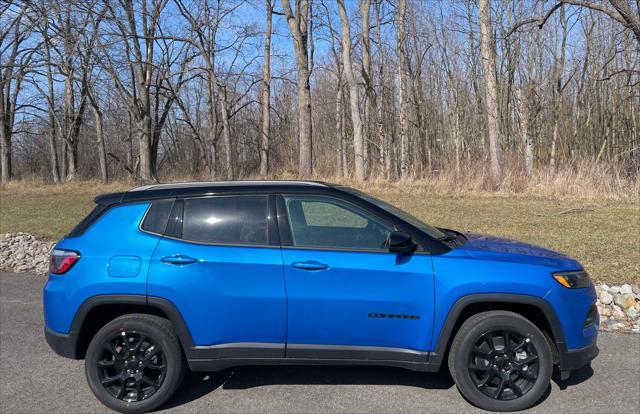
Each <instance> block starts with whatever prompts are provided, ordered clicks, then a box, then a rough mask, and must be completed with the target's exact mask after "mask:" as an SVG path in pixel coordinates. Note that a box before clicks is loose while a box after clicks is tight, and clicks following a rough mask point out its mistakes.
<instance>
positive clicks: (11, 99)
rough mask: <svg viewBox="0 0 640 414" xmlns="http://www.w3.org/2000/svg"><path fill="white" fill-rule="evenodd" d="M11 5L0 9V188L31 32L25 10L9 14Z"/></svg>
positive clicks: (5, 178) (8, 171) (6, 176)
mask: <svg viewBox="0 0 640 414" xmlns="http://www.w3.org/2000/svg"><path fill="white" fill-rule="evenodd" d="M12 6H13V5H12V4H11V3H7V4H5V5H3V6H0V14H2V15H3V16H4V15H5V13H6V15H7V16H8V19H6V20H5V19H4V18H2V19H0V22H1V23H3V27H2V29H0V184H6V183H8V182H9V180H10V179H11V177H12V168H11V155H12V154H11V140H12V136H13V132H14V124H15V119H16V112H17V111H19V109H20V106H21V105H20V102H19V94H20V91H21V90H22V81H23V79H24V76H25V75H26V73H27V72H28V71H29V64H30V61H31V59H32V50H29V49H26V48H24V45H23V43H24V42H25V41H26V40H27V39H28V37H29V34H30V33H29V32H30V30H31V28H30V26H29V24H28V22H25V21H26V20H27V18H25V14H26V12H27V10H26V8H24V7H22V8H20V9H18V10H12Z"/></svg>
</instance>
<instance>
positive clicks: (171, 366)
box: [85, 319, 183, 413]
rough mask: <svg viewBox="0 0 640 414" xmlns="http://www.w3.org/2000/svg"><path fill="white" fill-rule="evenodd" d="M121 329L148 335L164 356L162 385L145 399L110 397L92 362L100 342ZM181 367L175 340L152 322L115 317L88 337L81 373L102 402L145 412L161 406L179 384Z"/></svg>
mask: <svg viewBox="0 0 640 414" xmlns="http://www.w3.org/2000/svg"><path fill="white" fill-rule="evenodd" d="M123 331H128V332H130V331H137V332H140V333H143V334H145V335H148V336H149V337H150V338H152V339H153V341H154V342H155V343H157V344H159V345H160V347H161V348H162V351H163V354H164V358H165V359H166V364H167V372H166V376H165V378H164V380H163V382H162V385H161V386H160V388H159V389H158V390H157V391H156V392H155V394H154V395H152V396H151V397H149V398H147V399H146V400H142V401H134V402H127V401H123V400H119V399H117V398H115V397H113V396H112V395H111V394H110V393H109V392H108V391H107V390H106V389H105V388H104V387H103V386H102V384H101V382H100V377H99V375H98V368H97V365H96V363H97V361H98V358H100V356H101V355H100V351H101V350H102V345H103V344H104V343H105V341H107V340H109V339H111V338H113V337H115V336H116V335H118V334H119V333H120V332H123ZM182 368H183V362H182V354H181V350H180V349H179V347H176V343H175V341H172V338H171V337H169V336H168V335H167V333H166V332H164V331H163V329H162V328H160V327H158V326H156V325H155V324H153V323H148V322H146V321H142V320H135V319H122V320H118V319H116V320H114V321H112V322H110V323H109V324H107V325H106V326H104V327H103V328H102V329H100V331H98V333H97V334H96V335H95V336H94V337H93V339H92V340H91V343H90V344H89V348H88V349H87V354H86V357H85V375H86V377H87V382H88V383H89V387H90V388H91V391H93V393H94V395H95V396H96V397H97V398H98V399H99V400H100V402H102V403H103V404H104V405H106V406H107V407H109V408H111V409H114V410H116V411H119V412H123V413H139V412H145V411H149V410H152V409H154V408H156V407H159V406H160V405H162V404H163V403H164V402H165V401H166V400H167V399H168V398H170V397H171V395H172V394H173V392H174V391H175V389H176V388H177V386H178V385H179V383H180V380H181V377H182V375H181V374H182Z"/></svg>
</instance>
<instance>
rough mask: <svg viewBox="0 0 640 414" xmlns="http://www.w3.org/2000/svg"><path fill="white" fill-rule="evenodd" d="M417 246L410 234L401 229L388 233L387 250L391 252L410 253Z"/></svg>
mask: <svg viewBox="0 0 640 414" xmlns="http://www.w3.org/2000/svg"><path fill="white" fill-rule="evenodd" d="M416 247H418V246H417V245H416V244H415V242H414V241H413V240H412V239H411V235H409V234H407V233H405V232H403V231H394V232H391V234H389V251H390V252H391V253H410V252H413V251H414V250H415V249H416Z"/></svg>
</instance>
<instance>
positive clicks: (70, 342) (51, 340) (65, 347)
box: [44, 326, 79, 359]
mask: <svg viewBox="0 0 640 414" xmlns="http://www.w3.org/2000/svg"><path fill="white" fill-rule="evenodd" d="M44 337H45V339H46V340H47V343H48V344H49V347H51V349H53V351H54V352H55V353H56V354H58V355H60V356H63V357H65V358H71V359H79V358H78V355H77V352H76V351H77V344H78V341H77V338H76V335H75V334H74V333H68V334H61V333H58V332H55V331H52V330H51V329H49V328H47V327H46V326H45V327H44Z"/></svg>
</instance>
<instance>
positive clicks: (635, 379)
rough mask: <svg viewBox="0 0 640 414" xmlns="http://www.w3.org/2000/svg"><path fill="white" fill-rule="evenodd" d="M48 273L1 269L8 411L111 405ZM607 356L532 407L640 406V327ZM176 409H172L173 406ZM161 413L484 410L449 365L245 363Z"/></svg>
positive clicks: (2, 388) (0, 373)
mask: <svg viewBox="0 0 640 414" xmlns="http://www.w3.org/2000/svg"><path fill="white" fill-rule="evenodd" d="M43 284H44V278H42V277H37V276H35V275H33V274H28V273H23V274H15V273H0V412H3V413H48V414H51V413H97V412H108V411H109V410H108V409H106V408H105V407H104V406H102V405H101V404H100V402H98V400H97V399H96V398H95V397H94V396H93V394H92V393H91V391H90V390H89V387H88V386H87V383H86V380H85V377H84V365H83V361H72V360H68V359H65V358H62V357H59V356H57V355H55V354H54V353H53V351H51V350H50V349H49V347H48V345H47V343H46V342H45V339H44V335H43V333H42V329H43V328H42V293H41V291H42V286H43ZM599 346H600V356H599V357H598V358H597V359H596V360H594V361H593V362H592V364H591V367H585V368H583V369H581V370H579V371H576V372H574V374H573V375H572V377H571V378H569V380H567V381H559V380H554V381H553V382H552V384H551V387H550V389H549V390H548V393H547V394H545V396H544V398H543V399H542V401H541V402H540V403H539V404H538V405H537V406H535V407H534V408H532V409H531V410H530V411H532V412H554V413H555V412H558V413H580V414H586V413H638V412H640V335H637V334H636V335H631V334H612V333H602V334H601V335H600V338H599ZM165 410H166V411H165ZM160 411H161V412H169V411H170V412H179V413H210V412H216V413H253V412H255V413H265V412H274V413H288V412H291V413H301V412H315V413H326V412H341V413H342V412H354V413H355V412H367V413H382V412H411V413H414V412H416V413H418V412H420V413H425V412H433V413H467V412H475V411H477V410H475V409H474V408H473V407H472V406H471V405H469V404H468V403H467V402H466V401H465V400H464V399H463V398H462V396H461V395H460V393H459V392H458V390H457V389H456V387H455V385H454V383H453V381H452V380H451V377H450V376H449V375H448V374H447V373H439V374H424V373H417V372H411V371H406V370H402V369H396V368H384V367H380V368H378V367H308V366H307V367H242V368H237V369H229V370H226V371H222V372H219V373H211V374H203V373H192V374H189V375H187V377H186V379H185V382H184V383H183V385H182V386H181V388H180V389H179V390H178V392H177V394H176V395H175V396H174V397H173V398H172V399H171V400H170V401H169V403H168V404H166V405H165V406H164V407H162V409H161V410H160Z"/></svg>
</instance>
